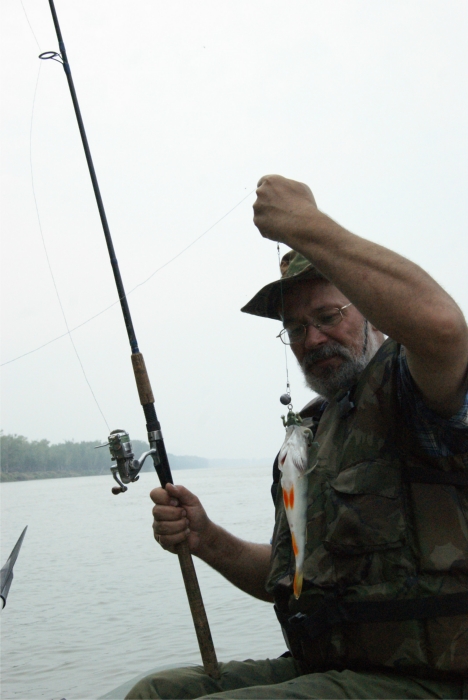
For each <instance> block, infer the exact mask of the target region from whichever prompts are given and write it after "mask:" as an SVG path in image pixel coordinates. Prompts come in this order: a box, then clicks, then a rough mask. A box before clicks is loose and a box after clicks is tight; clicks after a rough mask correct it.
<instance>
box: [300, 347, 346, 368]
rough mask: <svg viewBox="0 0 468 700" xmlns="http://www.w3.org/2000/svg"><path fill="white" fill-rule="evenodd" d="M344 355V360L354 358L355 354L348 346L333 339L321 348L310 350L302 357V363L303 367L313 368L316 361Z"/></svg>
mask: <svg viewBox="0 0 468 700" xmlns="http://www.w3.org/2000/svg"><path fill="white" fill-rule="evenodd" d="M336 356H338V357H342V358H343V359H344V360H352V359H353V354H352V352H351V351H350V350H348V348H345V347H343V346H342V345H340V343H337V342H336V341H331V342H329V343H327V344H326V345H324V346H323V347H321V348H317V349H316V350H309V352H308V353H306V354H305V355H304V357H303V359H302V362H301V365H302V367H303V369H305V370H308V369H311V368H312V367H313V366H314V365H315V363H316V362H320V360H328V359H329V358H330V357H336Z"/></svg>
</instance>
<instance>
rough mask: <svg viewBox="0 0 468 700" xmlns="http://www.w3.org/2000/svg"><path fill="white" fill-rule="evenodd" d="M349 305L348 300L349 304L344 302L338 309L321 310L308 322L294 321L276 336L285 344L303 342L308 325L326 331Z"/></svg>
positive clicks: (339, 320)
mask: <svg viewBox="0 0 468 700" xmlns="http://www.w3.org/2000/svg"><path fill="white" fill-rule="evenodd" d="M351 305H352V302H351V301H350V302H349V304H345V305H344V306H342V307H341V308H340V309H338V308H336V309H329V310H328V311H321V312H320V313H318V314H317V315H316V316H315V318H314V320H313V321H311V322H310V323H295V324H294V325H292V326H290V327H289V328H283V330H282V331H281V333H280V334H279V335H277V336H276V337H277V338H279V339H280V340H281V342H283V343H284V344H285V345H294V344H295V343H303V342H304V340H305V338H306V335H307V329H308V327H309V326H314V328H317V330H319V331H327V330H328V329H329V328H334V327H335V326H337V325H338V324H339V323H341V321H342V320H343V318H344V316H343V311H344V310H345V309H347V308H348V306H351Z"/></svg>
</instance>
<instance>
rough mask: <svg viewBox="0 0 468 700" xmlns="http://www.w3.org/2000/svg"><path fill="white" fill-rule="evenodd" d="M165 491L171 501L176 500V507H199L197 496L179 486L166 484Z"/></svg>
mask: <svg viewBox="0 0 468 700" xmlns="http://www.w3.org/2000/svg"><path fill="white" fill-rule="evenodd" d="M166 489H167V493H168V494H169V496H170V497H171V499H172V500H176V501H177V502H178V503H177V504H178V505H179V504H180V505H181V506H187V507H190V506H198V505H200V501H199V499H198V498H197V496H195V494H194V493H192V492H191V491H189V490H188V489H186V488H185V486H180V485H179V484H178V485H177V486H175V485H174V484H166ZM172 500H171V504H172Z"/></svg>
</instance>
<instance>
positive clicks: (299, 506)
mask: <svg viewBox="0 0 468 700" xmlns="http://www.w3.org/2000/svg"><path fill="white" fill-rule="evenodd" d="M283 420H284V418H283ZM300 423H301V418H300V416H297V415H296V414H293V413H292V411H290V413H289V414H288V420H287V421H285V425H286V426H287V427H286V437H285V439H284V442H283V445H282V447H281V450H280V453H279V456H278V467H279V469H280V471H281V488H282V490H283V503H284V508H285V511H286V517H287V519H288V524H289V529H290V531H291V540H292V548H293V552H294V557H295V559H296V571H295V574H294V584H293V587H294V597H295V598H296V599H297V598H299V596H300V595H301V591H302V582H303V565H304V554H305V545H306V539H307V478H306V477H307V474H309V473H310V472H311V471H312V470H313V469H314V467H315V464H313V465H312V466H311V467H309V468H308V463H309V451H310V448H311V447H312V446H314V447H317V448H318V444H317V443H312V433H311V431H310V430H309V429H308V428H305V427H303V426H302V425H301V424H300Z"/></svg>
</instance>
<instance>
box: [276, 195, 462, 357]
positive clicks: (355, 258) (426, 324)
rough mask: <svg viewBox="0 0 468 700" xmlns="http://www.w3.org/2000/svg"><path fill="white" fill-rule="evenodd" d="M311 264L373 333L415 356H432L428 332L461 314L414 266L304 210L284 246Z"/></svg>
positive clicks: (436, 342)
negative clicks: (304, 215)
mask: <svg viewBox="0 0 468 700" xmlns="http://www.w3.org/2000/svg"><path fill="white" fill-rule="evenodd" d="M287 242H288V244H289V245H291V247H292V248H294V249H295V250H297V251H299V252H300V253H302V254H303V255H304V256H305V257H306V258H308V259H310V260H311V261H313V263H314V264H315V265H316V266H317V268H318V269H319V270H320V271H321V272H322V273H323V274H324V275H325V276H326V277H327V278H328V279H329V280H330V281H331V282H332V283H333V284H335V286H337V287H338V288H339V289H340V291H342V292H343V294H345V296H347V297H348V298H349V299H350V300H351V301H352V302H353V303H354V305H355V306H356V307H357V308H358V309H359V310H360V311H361V313H362V314H363V315H364V316H365V317H366V318H367V319H368V320H369V321H370V322H371V323H372V324H373V325H374V326H376V327H377V328H378V329H379V330H381V331H382V332H383V333H385V334H386V335H389V336H390V337H392V338H393V339H394V340H397V341H398V342H401V343H402V344H403V345H405V346H406V347H407V348H410V349H411V350H413V352H415V353H421V354H425V353H427V352H428V350H429V351H430V348H428V343H431V339H433V343H434V351H435V352H437V350H438V348H439V347H440V338H438V337H437V334H435V335H434V327H435V328H440V330H441V333H442V332H443V331H444V328H443V323H444V321H445V320H447V321H450V320H451V319H452V318H453V317H454V316H461V312H460V310H459V308H458V306H457V305H456V304H455V302H454V301H453V299H452V298H451V297H450V296H449V295H448V294H447V293H446V292H445V291H444V290H443V289H442V288H441V287H440V285H438V284H437V282H435V280H433V279H432V277H430V276H429V275H428V274H427V273H426V272H425V271H424V270H422V269H421V268H420V267H419V266H418V265H416V264H415V263H413V262H411V261H410V260H407V259H406V258H404V257H402V256H401V255H399V254H398V253H395V252H394V251H391V250H389V249H388V248H384V247H383V246H380V245H378V244H377V243H373V242H371V241H368V240H365V239H363V238H361V237H359V236H356V235H355V234H353V233H350V232H349V231H347V230H346V229H344V228H343V227H342V226H340V225H339V224H337V223H336V222H335V221H333V220H332V219H331V218H330V217H328V216H327V215H326V214H323V213H322V212H319V211H318V210H314V208H313V207H311V209H310V217H309V219H308V221H306V220H304V228H303V229H302V230H301V231H300V232H294V233H293V234H292V235H291V236H290V238H289V240H288V241H287Z"/></svg>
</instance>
